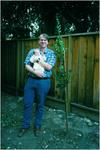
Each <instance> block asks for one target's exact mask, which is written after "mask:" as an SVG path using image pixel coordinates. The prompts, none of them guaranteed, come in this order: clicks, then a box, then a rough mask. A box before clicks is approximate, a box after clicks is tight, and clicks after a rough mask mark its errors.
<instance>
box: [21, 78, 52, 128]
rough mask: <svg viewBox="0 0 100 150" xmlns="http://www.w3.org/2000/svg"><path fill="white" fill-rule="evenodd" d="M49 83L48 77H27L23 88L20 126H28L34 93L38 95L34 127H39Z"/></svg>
mask: <svg viewBox="0 0 100 150" xmlns="http://www.w3.org/2000/svg"><path fill="white" fill-rule="evenodd" d="M50 84H51V81H50V79H33V78H32V77H29V78H28V80H27V82H26V85H25V88H24V119H23V126H22V127H23V128H29V127H30V121H31V119H32V110H33V103H34V100H35V96H36V95H37V96H38V105H37V110H36V116H35V124H34V126H35V127H36V128H40V127H41V122H42V118H43V112H44V104H45V99H46V96H47V94H48V91H49V89H50Z"/></svg>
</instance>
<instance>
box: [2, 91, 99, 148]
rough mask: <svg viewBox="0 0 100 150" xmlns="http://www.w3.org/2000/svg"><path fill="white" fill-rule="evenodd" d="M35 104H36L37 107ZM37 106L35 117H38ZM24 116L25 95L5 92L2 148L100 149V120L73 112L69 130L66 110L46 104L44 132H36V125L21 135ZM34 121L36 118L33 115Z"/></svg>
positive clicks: (69, 121) (3, 99)
mask: <svg viewBox="0 0 100 150" xmlns="http://www.w3.org/2000/svg"><path fill="white" fill-rule="evenodd" d="M34 107H35V106H34ZM34 112H35V111H34V109H33V116H34ZM22 118H23V97H18V98H16V97H15V96H12V95H8V94H5V93H2V95H1V121H2V122H1V149H2V150H3V149H14V150H15V149H99V123H98V122H95V121H93V120H90V119H89V118H86V117H84V118H83V117H80V116H77V115H76V114H73V113H70V114H69V116H68V132H66V130H65V112H64V111H63V110H58V109H54V108H50V107H45V114H44V119H43V124H42V132H41V135H40V136H39V137H35V136H34V134H33V131H32V129H33V127H32V123H31V128H30V129H29V131H28V132H27V133H26V134H25V135H24V136H23V137H20V138H18V137H17V134H18V131H19V129H20V127H21V122H22ZM33 120H34V117H33Z"/></svg>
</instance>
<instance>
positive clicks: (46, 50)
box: [39, 47, 48, 54]
mask: <svg viewBox="0 0 100 150" xmlns="http://www.w3.org/2000/svg"><path fill="white" fill-rule="evenodd" d="M39 50H40V52H41V49H40V48H39ZM47 52H48V48H47V47H46V49H45V51H44V54H46V53H47Z"/></svg>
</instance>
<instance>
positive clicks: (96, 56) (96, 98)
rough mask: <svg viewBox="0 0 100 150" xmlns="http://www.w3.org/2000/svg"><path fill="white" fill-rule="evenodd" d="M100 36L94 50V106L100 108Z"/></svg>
mask: <svg viewBox="0 0 100 150" xmlns="http://www.w3.org/2000/svg"><path fill="white" fill-rule="evenodd" d="M99 43H100V41H99V38H98V37H97V38H96V41H95V50H94V78H93V106H94V107H95V108H98V109H99V81H98V80H99Z"/></svg>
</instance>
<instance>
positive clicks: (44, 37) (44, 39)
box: [39, 33, 49, 48]
mask: <svg viewBox="0 0 100 150" xmlns="http://www.w3.org/2000/svg"><path fill="white" fill-rule="evenodd" d="M48 40H49V36H48V35H47V34H45V33H43V34H41V35H40V36H39V45H40V47H41V48H46V47H47V45H48Z"/></svg>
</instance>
